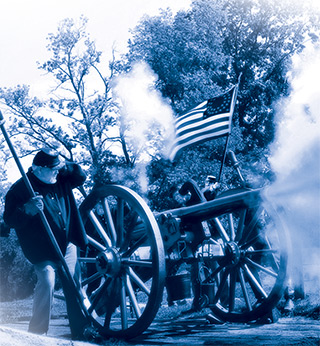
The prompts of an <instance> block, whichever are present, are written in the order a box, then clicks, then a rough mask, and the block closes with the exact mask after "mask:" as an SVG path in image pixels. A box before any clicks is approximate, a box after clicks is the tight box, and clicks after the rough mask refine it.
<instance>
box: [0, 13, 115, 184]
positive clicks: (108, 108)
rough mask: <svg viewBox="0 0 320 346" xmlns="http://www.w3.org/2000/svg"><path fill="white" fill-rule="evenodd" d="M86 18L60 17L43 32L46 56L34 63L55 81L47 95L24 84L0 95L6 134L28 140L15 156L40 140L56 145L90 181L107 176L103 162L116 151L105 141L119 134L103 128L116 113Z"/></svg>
mask: <svg viewBox="0 0 320 346" xmlns="http://www.w3.org/2000/svg"><path fill="white" fill-rule="evenodd" d="M86 23H87V19H86V18H84V17H81V18H80V20H79V22H78V23H77V22H75V21H74V20H72V19H65V20H63V21H62V22H61V23H60V24H59V26H58V30H57V33H56V34H49V36H48V42H49V43H48V46H47V49H48V51H49V53H50V54H51V57H50V59H49V60H47V61H46V62H44V63H41V64H40V63H39V68H40V69H42V70H44V71H46V72H47V73H48V74H49V75H51V76H53V77H54V78H55V80H56V81H57V86H56V87H55V89H54V90H53V91H52V93H51V98H50V99H49V100H45V101H40V100H39V99H38V98H36V97H31V96H30V95H29V87H27V86H17V87H15V88H9V89H6V88H4V89H1V90H0V98H1V99H2V101H3V103H4V104H5V105H6V106H7V107H8V108H9V110H10V111H11V114H13V116H12V117H11V121H12V123H11V125H12V126H10V128H9V130H10V135H11V137H12V138H14V137H17V138H18V139H20V140H21V141H23V140H25V139H26V138H27V141H25V143H26V142H27V143H30V145H26V146H25V148H27V149H26V150H23V151H22V152H21V153H20V156H22V155H27V154H29V153H30V152H32V151H35V150H37V149H38V148H39V147H40V146H42V145H43V144H44V143H45V144H46V145H47V146H51V147H60V149H61V150H60V151H61V153H62V155H63V156H65V157H66V159H68V160H71V161H72V160H76V159H77V160H78V161H79V162H81V163H83V164H85V165H88V166H89V167H90V171H91V175H92V178H93V181H94V183H101V182H103V181H110V179H111V176H110V172H109V171H108V170H107V169H106V168H107V167H112V166H113V165H114V164H115V162H116V157H115V156H114V155H113V154H112V153H111V151H110V150H109V147H110V145H111V144H112V143H113V142H114V141H117V140H118V141H119V140H120V138H119V137H117V136H110V134H109V132H108V130H109V129H110V128H112V126H114V124H115V119H114V114H116V106H115V104H114V103H113V102H112V100H111V96H110V87H109V79H110V78H111V77H109V78H107V77H104V76H103V74H102V72H101V71H100V70H99V63H100V57H101V52H100V51H98V50H97V49H96V47H95V43H94V41H92V40H91V39H90V37H89V35H88V34H87V33H86V30H85V29H86ZM94 72H95V74H94ZM111 75H112V71H111ZM92 79H94V83H92ZM92 85H95V86H96V85H98V86H99V87H97V88H96V87H95V88H92ZM50 113H52V117H51V116H48V114H50Z"/></svg>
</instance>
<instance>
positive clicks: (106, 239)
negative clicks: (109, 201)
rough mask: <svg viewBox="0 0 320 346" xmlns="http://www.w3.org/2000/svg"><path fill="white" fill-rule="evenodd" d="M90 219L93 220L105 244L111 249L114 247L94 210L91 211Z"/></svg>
mask: <svg viewBox="0 0 320 346" xmlns="http://www.w3.org/2000/svg"><path fill="white" fill-rule="evenodd" d="M89 219H90V220H91V222H92V224H93V226H94V228H95V230H96V231H97V232H98V234H99V236H100V237H101V238H102V239H103V240H104V242H105V244H106V245H107V246H109V247H110V246H111V245H112V243H111V239H110V238H109V236H108V235H107V233H106V231H105V229H104V227H103V225H102V223H101V222H100V220H99V218H98V217H97V216H96V214H95V213H94V211H93V210H91V211H90V213H89Z"/></svg>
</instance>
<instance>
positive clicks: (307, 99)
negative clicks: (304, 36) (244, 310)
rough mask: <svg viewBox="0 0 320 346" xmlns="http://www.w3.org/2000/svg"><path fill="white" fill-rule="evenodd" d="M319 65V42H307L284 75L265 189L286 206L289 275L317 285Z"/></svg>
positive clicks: (319, 275)
mask: <svg viewBox="0 0 320 346" xmlns="http://www.w3.org/2000/svg"><path fill="white" fill-rule="evenodd" d="M319 66H320V48H319V47H318V48H314V47H308V48H307V49H305V51H304V52H303V53H301V54H299V55H296V56H294V57H293V59H292V70H291V72H290V74H289V75H288V78H289V80H290V84H291V93H290V96H289V97H288V98H286V99H284V100H282V101H281V103H279V104H278V105H277V117H276V121H277V131H276V140H275V142H274V143H273V145H272V148H271V149H272V155H271V158H270V163H271V166H272V168H273V170H274V171H275V173H276V176H277V180H276V182H275V183H274V184H273V185H272V186H271V187H270V188H269V190H268V197H269V198H271V199H272V200H273V201H274V202H275V203H277V204H278V205H281V206H282V207H284V208H285V210H286V222H287V224H288V226H289V230H290V233H291V237H292V242H293V256H292V258H293V262H292V268H291V270H292V271H293V272H294V273H296V277H293V280H299V279H297V275H298V274H299V271H301V272H302V273H301V274H302V276H303V277H304V279H306V277H307V278H309V279H310V278H314V280H316V282H317V284H318V285H316V287H317V289H319V279H320V265H319V263H320V255H319V254H320V85H319V81H320V69H319ZM293 276H295V274H293ZM298 284H299V283H298ZM305 285H308V282H305ZM309 286H310V285H309ZM308 288H309V289H310V287H306V289H308ZM313 288H315V286H313Z"/></svg>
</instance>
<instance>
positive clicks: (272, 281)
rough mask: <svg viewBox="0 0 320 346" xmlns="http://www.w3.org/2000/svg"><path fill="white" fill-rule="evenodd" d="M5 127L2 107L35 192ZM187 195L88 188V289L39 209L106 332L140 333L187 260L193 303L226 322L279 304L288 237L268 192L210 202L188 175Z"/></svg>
mask: <svg viewBox="0 0 320 346" xmlns="http://www.w3.org/2000/svg"><path fill="white" fill-rule="evenodd" d="M230 112H231V111H230ZM231 113H232V112H231ZM231 113H230V114H231ZM3 124H4V119H3V116H2V113H1V112H0V127H1V130H2V132H3V135H4V137H5V140H6V142H7V143H8V146H9V149H10V151H11V152H12V154H13V157H14V159H15V161H16V163H17V166H18V168H19V171H20V173H21V175H22V178H23V180H24V181H25V184H26V186H27V189H28V191H29V192H30V196H31V197H34V196H36V195H35V192H34V191H33V188H32V186H31V184H30V182H29V180H28V178H27V176H26V174H25V172H24V170H23V167H22V166H21V163H20V161H19V158H18V156H17V154H16V153H15V150H14V148H13V146H12V144H11V142H10V139H9V136H8V135H7V133H6V131H5V129H4V126H3ZM233 161H234V160H233ZM234 163H235V168H236V170H237V172H238V175H239V178H240V180H242V181H243V178H242V175H241V172H240V171H239V168H238V167H237V163H236V162H235V161H234ZM187 192H190V193H191V195H192V199H191V200H192V201H193V202H192V203H191V205H188V206H185V207H181V208H176V209H171V210H166V211H163V212H158V213H153V212H152V211H151V210H150V208H149V207H148V205H147V203H146V202H145V201H144V200H143V199H142V198H141V197H140V196H139V195H138V194H136V193H135V192H134V191H132V190H130V189H129V188H127V187H124V186H120V185H113V184H110V185H106V186H103V187H100V188H97V189H94V190H92V192H91V193H90V194H89V195H88V196H86V197H85V199H84V201H83V202H82V204H81V205H80V207H79V211H80V214H81V217H82V220H83V223H84V225H85V229H86V233H87V236H88V240H89V245H88V247H87V249H86V251H85V252H83V253H81V254H80V257H79V263H80V267H81V269H82V271H81V276H82V279H81V286H82V292H83V295H82V294H81V293H80V292H79V290H78V287H77V285H76V283H75V282H74V278H73V277H72V276H71V274H70V272H69V269H68V267H67V265H66V262H65V259H64V257H63V255H62V253H61V250H60V248H59V246H58V244H57V242H56V239H55V238H54V235H53V233H52V231H51V229H50V226H49V224H48V221H47V220H46V217H45V215H44V213H43V211H41V212H40V214H39V215H40V217H41V220H42V221H43V224H44V226H45V229H46V231H47V233H48V236H49V238H50V240H51V242H52V244H53V246H54V248H55V249H56V252H57V255H58V256H59V258H60V261H61V264H62V268H63V271H62V272H64V275H65V276H66V278H67V279H68V280H69V281H70V287H71V288H72V289H73V291H74V294H75V296H76V301H77V303H78V305H79V308H80V309H81V310H82V312H83V313H84V315H85V316H86V318H87V319H89V320H90V322H91V323H92V324H93V325H94V326H95V327H96V328H97V329H98V331H99V333H100V334H101V335H103V336H107V337H118V338H134V337H136V336H138V335H140V334H141V333H143V332H144V331H145V330H146V329H147V328H148V327H149V326H150V324H151V323H152V321H153V320H154V318H155V316H156V315H157V312H158V309H159V307H160V305H161V303H162V301H163V293H164V289H165V287H166V288H167V291H168V292H169V291H170V288H169V286H170V285H169V283H170V282H171V284H172V283H173V285H174V287H173V288H174V290H173V292H178V293H180V292H181V291H182V286H181V285H179V282H180V283H181V280H180V281H179V280H175V279H177V278H178V279H179V278H181V273H179V268H180V267H181V266H183V265H189V266H190V267H191V269H192V270H191V272H192V273H193V280H192V281H193V289H194V299H195V302H196V303H197V304H198V305H199V306H200V307H201V308H204V307H205V308H209V309H211V311H212V313H213V314H214V315H216V316H217V317H218V318H219V319H221V320H222V321H231V322H249V321H255V320H257V319H259V318H261V317H263V316H265V315H266V314H267V313H268V312H270V311H271V310H272V309H273V308H274V307H275V306H276V304H277V303H278V301H279V299H280V298H281V296H282V291H283V288H284V285H285V278H286V271H287V261H288V252H289V251H288V249H289V246H290V241H289V237H288V232H287V229H286V227H285V224H284V222H283V220H282V218H281V217H280V215H279V213H278V212H277V210H276V209H275V208H274V207H273V205H272V203H270V201H268V199H267V198H265V193H264V189H263V188H262V189H250V188H247V187H245V186H243V187H242V188H240V189H234V190H229V191H225V192H223V193H221V194H220V195H217V196H216V197H215V198H214V199H213V200H210V201H208V200H206V198H205V196H204V195H203V194H202V193H201V191H200V189H199V188H198V187H197V186H196V184H194V183H192V182H187V183H186V185H185V186H184V193H187ZM169 293H170V292H169ZM171 293H172V292H171ZM181 297H183V295H180V294H177V295H176V297H174V299H179V298H181ZM171 298H172V297H171Z"/></svg>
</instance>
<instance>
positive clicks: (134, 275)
mask: <svg viewBox="0 0 320 346" xmlns="http://www.w3.org/2000/svg"><path fill="white" fill-rule="evenodd" d="M127 273H128V275H129V276H130V278H131V279H132V280H133V281H134V282H135V283H136V284H137V285H138V287H139V288H140V289H141V290H142V291H143V292H144V293H146V294H147V295H148V296H149V295H150V289H149V288H148V287H147V286H146V285H145V283H144V282H143V281H142V280H141V279H140V277H139V276H138V274H137V273H136V272H135V271H134V270H133V269H132V268H131V267H129V268H128V270H127Z"/></svg>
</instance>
